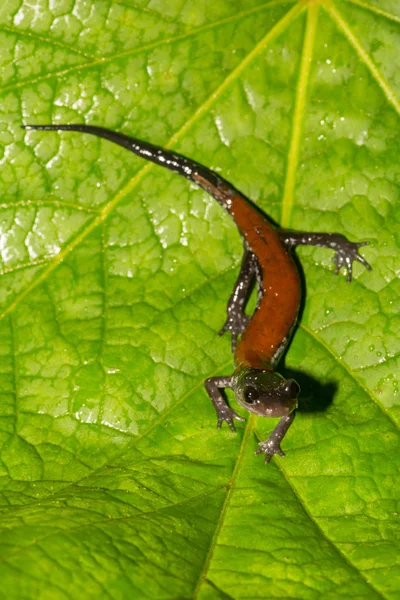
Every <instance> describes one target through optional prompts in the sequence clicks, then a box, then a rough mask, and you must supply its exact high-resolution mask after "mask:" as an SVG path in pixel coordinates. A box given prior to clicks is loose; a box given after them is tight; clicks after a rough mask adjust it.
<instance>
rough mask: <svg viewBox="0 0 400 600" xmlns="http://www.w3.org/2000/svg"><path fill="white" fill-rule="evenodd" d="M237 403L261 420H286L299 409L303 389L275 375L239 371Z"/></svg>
mask: <svg viewBox="0 0 400 600" xmlns="http://www.w3.org/2000/svg"><path fill="white" fill-rule="evenodd" d="M234 389H235V395H236V400H237V401H238V402H239V404H240V405H241V406H243V408H245V409H246V410H248V411H249V412H252V413H254V414H256V415H259V416H261V417H283V416H285V415H288V414H290V413H291V412H292V411H293V410H295V408H297V395H298V393H299V392H300V386H299V385H298V383H296V382H295V381H294V379H285V378H284V377H282V375H279V373H275V372H274V371H267V370H265V371H264V370H260V369H240V371H238V372H237V373H236V381H235V388H234Z"/></svg>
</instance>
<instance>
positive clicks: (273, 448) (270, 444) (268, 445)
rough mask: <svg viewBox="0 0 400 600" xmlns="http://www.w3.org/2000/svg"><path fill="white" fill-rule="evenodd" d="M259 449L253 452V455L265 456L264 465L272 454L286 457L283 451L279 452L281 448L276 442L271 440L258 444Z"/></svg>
mask: <svg viewBox="0 0 400 600" xmlns="http://www.w3.org/2000/svg"><path fill="white" fill-rule="evenodd" d="M258 445H259V446H260V448H259V449H258V450H256V451H255V452H254V454H263V453H264V454H265V461H264V462H265V464H268V463H269V462H270V460H271V458H272V457H273V456H274V454H279V456H286V455H285V453H284V452H283V450H281V446H280V444H279V442H278V441H276V440H271V438H269V439H268V440H267V441H266V442H260V443H259V444H258Z"/></svg>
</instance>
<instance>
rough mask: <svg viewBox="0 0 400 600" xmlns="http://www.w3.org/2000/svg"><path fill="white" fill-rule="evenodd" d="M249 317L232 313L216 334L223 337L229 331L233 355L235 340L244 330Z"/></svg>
mask: <svg viewBox="0 0 400 600" xmlns="http://www.w3.org/2000/svg"><path fill="white" fill-rule="evenodd" d="M249 321H250V317H248V316H247V315H244V314H239V313H233V314H231V315H228V317H227V319H226V321H225V323H224V326H223V327H222V329H221V330H220V331H219V332H218V335H219V336H220V337H221V335H224V333H225V332H226V331H230V333H231V336H232V354H235V350H236V344H237V339H238V337H239V335H240V334H241V333H243V331H244V330H245V329H246V327H247V324H248V322H249Z"/></svg>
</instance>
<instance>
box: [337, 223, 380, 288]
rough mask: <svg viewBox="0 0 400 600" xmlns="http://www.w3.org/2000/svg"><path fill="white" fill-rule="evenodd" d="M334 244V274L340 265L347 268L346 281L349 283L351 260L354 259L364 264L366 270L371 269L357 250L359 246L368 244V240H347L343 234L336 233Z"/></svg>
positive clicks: (351, 272) (351, 269)
mask: <svg viewBox="0 0 400 600" xmlns="http://www.w3.org/2000/svg"><path fill="white" fill-rule="evenodd" d="M336 244H337V245H336V248H335V252H336V253H335V256H334V257H333V262H334V263H335V265H336V269H335V275H337V274H338V273H339V271H340V269H341V268H342V267H345V268H346V270H347V281H348V283H350V282H351V278H352V274H353V262H354V261H355V260H357V261H358V262H359V263H361V264H362V265H364V267H365V268H366V269H368V271H371V270H372V267H371V265H370V264H369V263H368V262H367V261H366V260H365V258H364V257H363V256H361V254H359V252H358V249H359V248H361V247H362V246H368V245H369V242H349V240H348V239H347V238H345V237H344V235H340V234H338V236H337V242H336Z"/></svg>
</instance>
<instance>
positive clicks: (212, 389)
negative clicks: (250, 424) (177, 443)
mask: <svg viewBox="0 0 400 600" xmlns="http://www.w3.org/2000/svg"><path fill="white" fill-rule="evenodd" d="M232 383H233V377H209V378H208V379H206V380H205V381H204V385H205V388H206V390H207V392H208V395H209V396H210V398H211V401H212V403H213V404H214V407H215V410H216V411H217V416H218V424H217V427H218V429H221V425H222V423H223V421H225V422H226V423H228V425H229V427H230V429H231V431H232V433H235V426H234V424H233V419H237V420H238V421H245V419H243V417H239V415H237V414H236V413H235V411H234V410H232V409H231V408H229V406H228V405H227V403H226V400H225V398H224V396H223V395H222V392H221V389H223V388H230V387H232Z"/></svg>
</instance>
